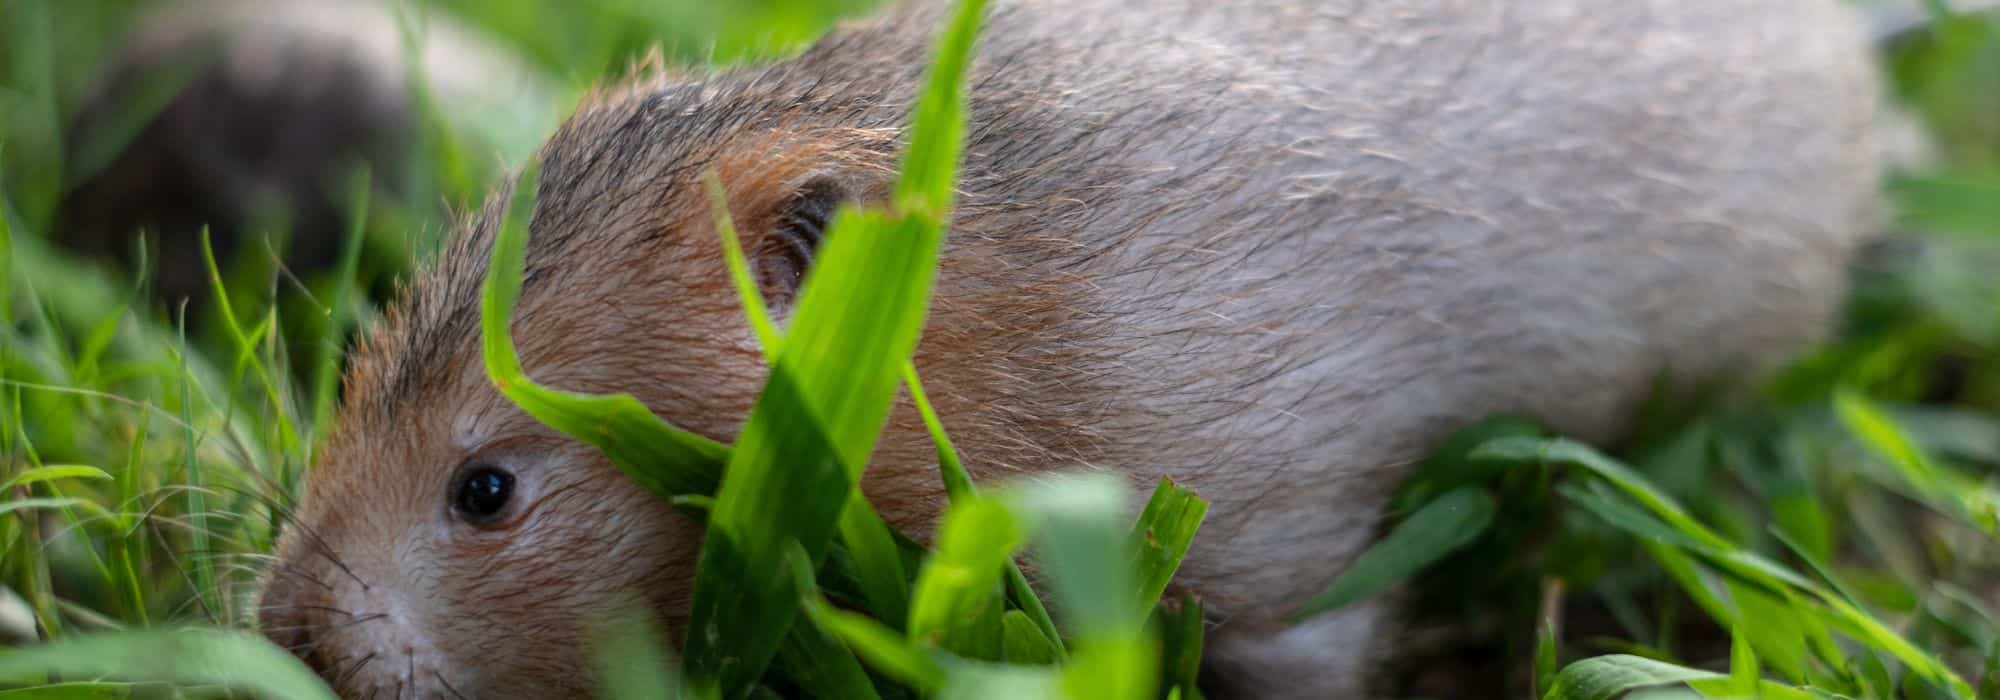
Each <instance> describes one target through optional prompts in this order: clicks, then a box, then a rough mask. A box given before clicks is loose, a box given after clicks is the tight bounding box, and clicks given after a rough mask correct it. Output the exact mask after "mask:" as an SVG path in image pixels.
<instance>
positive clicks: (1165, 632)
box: [1155, 593, 1207, 698]
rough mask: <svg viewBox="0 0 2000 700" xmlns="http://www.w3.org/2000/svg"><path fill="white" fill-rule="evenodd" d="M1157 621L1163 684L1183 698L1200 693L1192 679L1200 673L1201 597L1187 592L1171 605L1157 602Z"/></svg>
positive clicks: (1202, 621)
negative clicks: (1158, 605) (1158, 624)
mask: <svg viewBox="0 0 2000 700" xmlns="http://www.w3.org/2000/svg"><path fill="white" fill-rule="evenodd" d="M1155 615H1156V616H1157V618H1158V619H1159V621H1160V631H1161V639H1160V648H1161V649H1162V650H1163V651H1162V652H1161V654H1160V659H1161V663H1162V664H1163V665H1164V666H1165V668H1164V678H1165V679H1166V683H1167V687H1168V688H1170V689H1172V690H1173V691H1176V692H1179V693H1180V696H1181V697H1183V698H1198V697H1200V695H1201V691H1200V689H1199V688H1197V687H1196V686H1195V680H1196V679H1197V677H1199V676H1200V675H1201V653H1202V645H1203V641H1204V640H1203V637H1204V636H1205V635H1206V632H1207V628H1206V627H1205V625H1206V624H1207V620H1206V619H1204V618H1203V616H1202V610H1201V599H1200V598H1196V597H1195V596H1194V594H1192V593H1190V594H1187V595H1183V596H1181V599H1180V600H1179V601H1176V602H1175V603H1173V604H1165V603H1163V604H1161V605H1160V607H1159V609H1158V612H1156V613H1155Z"/></svg>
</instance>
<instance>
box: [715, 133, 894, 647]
mask: <svg viewBox="0 0 2000 700" xmlns="http://www.w3.org/2000/svg"><path fill="white" fill-rule="evenodd" d="M703 184H704V185H706V187H707V189H708V198H709V206H710V208H711V209H712V210H714V215H715V230H716V231H717V233H719V234H720V235H721V238H722V249H723V258H724V260H725V261H726V262H727V264H728V266H729V276H730V278H731V279H733V280H734V281H735V283H736V293H737V296H738V297H739V298H740V299H741V301H742V304H743V314H744V316H745V317H747V318H748V319H749V321H750V328H751V330H752V332H754V333H755V334H756V336H757V342H758V344H759V345H761V346H763V351H764V360H765V362H767V363H770V364H776V363H777V361H778V349H779V346H780V344H782V342H783V338H782V336H780V335H779V333H778V328H777V326H776V325H775V324H773V323H771V318H770V313H769V312H768V311H766V310H765V308H764V296H763V294H762V293H760V292H758V290H757V283H756V281H755V280H754V279H752V278H751V275H750V263H749V261H748V260H747V259H745V258H744V256H743V245H742V242H741V241H739V240H738V239H737V236H736V223H735V220H734V219H733V217H731V216H730V214H729V201H728V198H727V197H726V196H725V193H724V192H723V187H722V180H721V179H720V178H719V177H717V176H716V174H715V171H714V169H712V168H711V169H710V170H709V171H708V172H707V173H705V174H704V176H703ZM839 527H840V538H841V541H842V542H844V543H845V544H846V546H847V551H848V555H849V557H850V560H851V564H852V570H853V571H854V572H855V577H856V578H857V579H858V580H859V582H860V584H861V588H862V590H863V591H864V595H865V596H866V598H867V599H868V607H869V609H870V611H872V612H873V613H874V614H875V617H876V618H877V619H880V620H883V621H885V622H887V623H888V624H890V625H896V626H900V625H901V624H902V623H903V620H904V619H905V618H906V617H907V616H908V615H909V607H910V590H909V579H908V577H907V576H906V575H905V574H904V572H903V557H902V553H901V551H899V549H898V547H897V545H896V538H895V535H894V534H893V533H892V532H890V530H889V526H888V524H887V523H885V522H883V520H882V516H881V515H880V514H878V513H876V512H875V506H874V505H873V504H870V503H869V502H868V499H867V498H864V497H863V496H862V495H861V494H860V492H858V491H857V492H855V494H854V495H853V496H852V497H850V498H849V499H848V503H847V507H846V508H845V509H843V510H841V512H840V522H839Z"/></svg>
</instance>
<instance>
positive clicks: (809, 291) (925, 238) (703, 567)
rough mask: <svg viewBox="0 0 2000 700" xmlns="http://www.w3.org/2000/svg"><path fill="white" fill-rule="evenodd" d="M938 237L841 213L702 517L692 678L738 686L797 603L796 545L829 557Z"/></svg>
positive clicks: (904, 354) (885, 408)
mask: <svg viewBox="0 0 2000 700" xmlns="http://www.w3.org/2000/svg"><path fill="white" fill-rule="evenodd" d="M941 237H942V232H941V231H940V230H939V228H938V227H937V226H936V225H927V224H925V223H923V222H921V221H918V220H915V219H912V218H907V217H904V218H897V217H890V216H887V215H882V214H870V213H855V212H853V211H851V210H849V211H843V212H842V213H841V214H840V215H839V216H837V217H836V219H835V223H834V225H833V228H832V232H831V233H829V234H828V236H827V240H826V243H825V246H824V252H823V253H822V255H821V258H820V260H819V261H818V265H819V266H818V267H816V268H815V269H814V271H813V272H812V273H811V277H810V278H809V280H808V282H807V284H806V286H805V288H804V291H803V293H802V294H801V298H800V300H799V303H798V306H797V309H796V311H795V312H794V316H793V319H792V323H791V328H790V331H789V333H788V334H787V335H786V337H785V339H784V342H783V347H782V349H781V350H780V351H779V357H778V361H777V362H776V363H775V364H774V365H773V366H772V368H771V376H770V379H769V381H768V382H767V383H766V384H765V388H764V392H763V394H762V395H760V396H759V397H758V399H757V403H756V404H755V406H753V407H752V408H751V411H750V418H749V420H748V421H747V422H746V423H745V425H744V428H743V431H742V434H741V436H740V437H739V438H738V440H737V443H736V448H735V450H734V451H733V452H732V453H731V454H730V459H729V466H728V469H727V471H726V477H725V478H724V480H723V484H722V488H721V490H720V491H719V492H718V493H717V495H716V501H715V507H714V510H713V511H712V513H711V514H710V518H709V523H708V531H707V536H706V540H705V543H704V544H703V546H702V553H701V559H700V563H699V564H698V566H697V570H696V576H695V593H694V606H693V609H692V615H691V619H690V622H689V633H688V634H689V636H688V641H687V645H686V650H687V651H686V653H687V660H688V664H689V669H690V675H691V676H693V677H696V678H697V679H703V678H711V677H712V678H716V679H719V680H720V685H721V688H722V689H723V691H724V694H725V696H729V697H733V696H734V694H735V693H736V692H739V691H740V690H741V689H743V688H746V687H748V685H749V683H750V682H751V681H754V680H755V679H756V678H757V677H758V676H759V675H761V673H762V671H763V667H764V665H765V664H767V663H768V662H769V660H770V658H771V655H772V654H773V653H775V652H776V649H777V645H778V643H779V642H780V641H782V638H781V635H782V634H783V633H784V630H785V629H786V628H788V627H789V626H790V624H791V621H792V618H793V617H794V615H795V613H796V611H797V608H796V606H794V605H791V604H790V602H791V601H793V600H795V599H796V595H797V594H796V592H794V591H792V590H791V586H792V584H791V581H790V580H789V579H788V578H786V577H773V576H769V575H768V572H771V571H778V570H782V569H781V568H780V567H781V566H782V565H783V556H784V553H783V546H784V545H785V543H786V542H789V541H796V542H798V543H799V544H800V546H802V547H804V548H805V550H806V552H807V554H808V555H809V556H810V557H811V558H812V559H813V560H814V561H818V559H819V558H820V557H821V556H823V555H824V554H825V552H826V548H827V545H828V543H829V542H830V541H831V539H832V538H831V535H832V533H833V532H834V530H835V526H836V524H837V523H836V521H837V520H838V519H839V517H840V514H841V510H842V509H843V508H845V507H846V506H847V503H848V498H849V494H850V493H852V492H853V490H854V488H855V484H856V483H857V482H858V481H859V479H860V476H861V467H862V465H863V464H864V463H865V462H866V460H867V457H868V453H869V452H870V451H871V450H872V449H873V448H874V443H875V438H876V436H877V434H878V433H880V432H881V430H882V425H883V422H884V421H885V420H886V419H887V418H888V412H889V407H890V404H891V402H892V401H893V400H894V398H895V392H896V387H897V384H898V383H899V379H900V377H899V370H900V368H901V367H902V363H903V362H904V360H906V359H907V358H908V357H909V355H910V352H911V351H912V350H913V349H914V348H915V345H916V338H917V331H918V329H919V328H920V327H921V326H922V324H923V318H924V311H925V308H926V306H927V302H928V300H929V294H930V283H931V276H932V274H933V271H934V268H935V265H936V259H937V248H938V244H939V241H940V239H941Z"/></svg>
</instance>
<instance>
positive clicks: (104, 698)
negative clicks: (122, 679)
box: [0, 682, 143, 700]
mask: <svg viewBox="0 0 2000 700" xmlns="http://www.w3.org/2000/svg"><path fill="white" fill-rule="evenodd" d="M133 690H134V685H133V684H131V683H100V682H82V683H56V684H52V685H43V686H36V687H33V688H16V689H13V690H0V700H116V699H117V698H129V697H132V695H133ZM142 697H143V696H142Z"/></svg>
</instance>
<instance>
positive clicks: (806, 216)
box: [757, 181, 847, 298]
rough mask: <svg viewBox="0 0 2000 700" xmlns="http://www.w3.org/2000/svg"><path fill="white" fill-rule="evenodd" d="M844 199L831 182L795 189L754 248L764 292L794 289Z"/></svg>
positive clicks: (785, 292) (781, 293)
mask: <svg viewBox="0 0 2000 700" xmlns="http://www.w3.org/2000/svg"><path fill="white" fill-rule="evenodd" d="M846 199H847V197H846V195H845V193H844V192H843V191H842V190H841V188H840V186H839V185H838V184H836V183H834V182H831V181H815V182H812V183H809V184H807V185H806V186H805V187H803V188H801V189H800V190H799V194H798V196H797V197H794V198H793V199H792V201H791V202H790V203H789V204H788V205H787V206H786V208H785V210H784V211H783V212H782V213H780V214H779V216H778V220H777V222H776V224H775V225H774V226H773V227H772V230H771V234H770V236H768V237H767V238H765V241H764V245H763V246H762V247H761V248H760V249H759V251H758V255H757V273H758V276H759V277H760V280H759V281H760V282H762V283H763V285H764V293H765V294H766V295H768V296H776V297H779V298H784V297H788V296H790V295H791V294H792V293H794V292H797V291H798V288H799V283H801V282H803V281H804V280H805V276H806V270H807V269H809V268H810V267H811V266H812V259H813V254H814V253H815V252H817V251H818V250H819V242H820V240H821V239H822V238H825V237H826V226H827V224H828V222H830V221H832V220H833V213H834V211H835V210H837V209H839V208H840V203H841V202H842V201H845V200H846Z"/></svg>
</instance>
